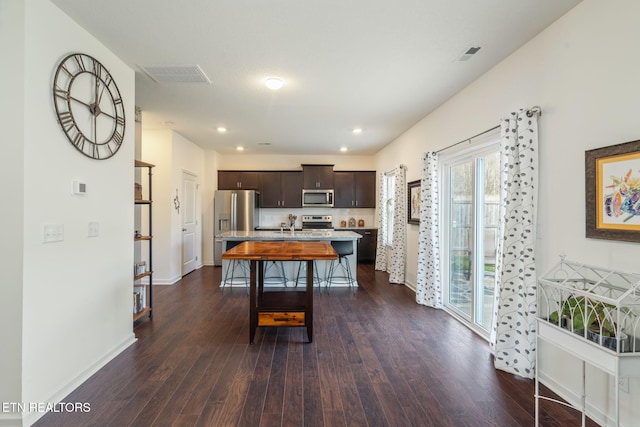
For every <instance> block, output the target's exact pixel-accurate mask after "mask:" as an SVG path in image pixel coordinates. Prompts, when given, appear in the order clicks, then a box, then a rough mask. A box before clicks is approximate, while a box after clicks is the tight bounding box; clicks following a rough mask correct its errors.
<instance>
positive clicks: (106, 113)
mask: <svg viewBox="0 0 640 427" xmlns="http://www.w3.org/2000/svg"><path fill="white" fill-rule="evenodd" d="M53 101H54V105H55V108H56V114H57V116H58V122H59V123H60V126H61V127H62V130H63V131H64V133H65V134H66V136H67V138H68V139H69V142H71V144H72V145H73V146H74V147H75V148H76V149H77V150H78V151H80V152H81V153H82V154H84V155H85V156H87V157H91V158H92V159H98V160H104V159H108V158H110V157H112V156H113V155H114V154H115V153H116V152H117V151H118V150H119V149H120V146H121V145H122V141H123V138H124V130H125V119H124V106H123V104H122V97H121V96H120V91H119V90H118V86H117V85H116V82H115V80H114V79H113V77H112V76H111V74H110V73H109V70H107V69H106V68H105V67H104V66H103V65H102V64H101V63H100V62H99V61H98V60H97V59H95V58H93V57H91V56H89V55H86V54H83V53H73V54H71V55H69V56H67V57H66V58H64V59H63V60H62V61H61V62H60V64H59V65H58V68H57V69H56V74H55V77H54V79H53Z"/></svg>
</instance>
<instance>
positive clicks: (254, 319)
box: [249, 261, 258, 344]
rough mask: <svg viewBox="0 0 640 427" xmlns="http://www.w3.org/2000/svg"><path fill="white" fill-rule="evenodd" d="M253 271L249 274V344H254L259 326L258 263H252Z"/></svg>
mask: <svg viewBox="0 0 640 427" xmlns="http://www.w3.org/2000/svg"><path fill="white" fill-rule="evenodd" d="M250 263H251V269H250V271H251V272H250V274H249V287H250V291H249V344H253V338H254V337H255V335H256V328H257V326H258V310H257V305H256V296H257V295H256V261H250Z"/></svg>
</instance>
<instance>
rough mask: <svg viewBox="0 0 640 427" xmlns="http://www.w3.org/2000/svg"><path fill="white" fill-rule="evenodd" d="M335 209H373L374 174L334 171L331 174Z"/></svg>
mask: <svg viewBox="0 0 640 427" xmlns="http://www.w3.org/2000/svg"><path fill="white" fill-rule="evenodd" d="M333 185H334V190H335V192H334V197H335V199H334V202H333V206H334V207H336V208H375V207H376V173H375V172H374V171H336V172H334V173H333Z"/></svg>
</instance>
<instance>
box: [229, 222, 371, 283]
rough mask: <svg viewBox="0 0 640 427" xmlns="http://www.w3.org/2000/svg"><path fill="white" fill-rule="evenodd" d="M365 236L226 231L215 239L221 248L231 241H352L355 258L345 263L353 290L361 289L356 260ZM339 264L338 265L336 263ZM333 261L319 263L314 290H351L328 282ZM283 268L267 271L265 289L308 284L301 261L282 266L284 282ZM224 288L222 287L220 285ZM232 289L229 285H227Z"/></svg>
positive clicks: (297, 231)
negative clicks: (321, 288) (319, 287)
mask: <svg viewBox="0 0 640 427" xmlns="http://www.w3.org/2000/svg"><path fill="white" fill-rule="evenodd" d="M361 237H362V236H361V235H360V234H358V233H354V232H353V231H331V230H301V231H300V230H294V231H290V230H284V231H279V230H278V231H269V230H248V231H226V232H224V233H221V234H219V235H217V236H216V239H219V240H222V247H223V248H226V247H227V242H230V241H324V242H332V241H351V242H352V244H353V255H348V256H347V257H346V261H348V262H349V267H350V269H351V273H352V277H353V281H354V282H353V286H357V285H358V281H357V277H356V271H357V259H358V244H357V243H358V239H360V238H361ZM336 262H337V261H336ZM330 263H331V261H317V262H316V270H317V273H318V277H319V283H316V284H315V286H323V287H325V286H331V287H334V286H335V287H338V286H349V285H348V283H346V282H345V281H344V280H335V281H333V282H332V283H328V281H327V273H328V272H329V265H330ZM279 266H280V264H278V265H276V268H268V269H267V271H266V274H265V286H271V285H274V284H275V285H278V284H280V285H285V286H295V284H296V281H297V280H298V279H300V280H303V281H304V280H305V277H306V274H305V273H304V271H300V268H299V267H300V263H299V262H298V261H286V262H282V266H283V267H284V277H285V279H284V280H278V279H281V277H276V276H282V273H281V270H280V268H279ZM228 267H229V262H228V261H226V260H223V262H222V278H223V280H224V277H225V274H226V271H227V268H228ZM221 285H222V283H221ZM227 286H229V284H227ZM232 286H243V287H244V284H238V283H235V284H233V285H232Z"/></svg>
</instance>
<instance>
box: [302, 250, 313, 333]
mask: <svg viewBox="0 0 640 427" xmlns="http://www.w3.org/2000/svg"><path fill="white" fill-rule="evenodd" d="M304 323H305V324H306V326H307V339H308V340H309V342H313V260H309V261H307V307H306V309H305V315H304Z"/></svg>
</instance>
